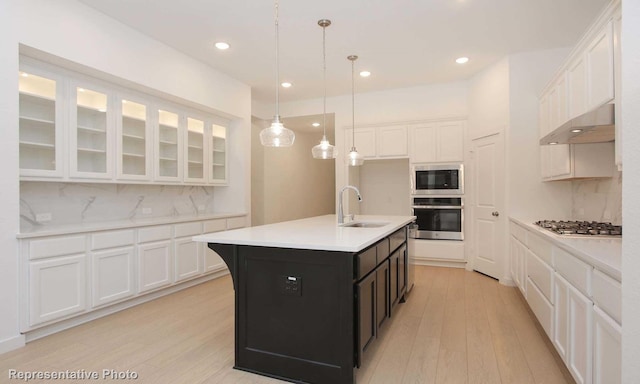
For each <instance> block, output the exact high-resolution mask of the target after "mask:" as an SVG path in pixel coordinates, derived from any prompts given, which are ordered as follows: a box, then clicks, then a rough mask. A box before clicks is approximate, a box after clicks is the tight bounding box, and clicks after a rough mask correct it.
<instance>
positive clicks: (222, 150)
mask: <svg viewBox="0 0 640 384" xmlns="http://www.w3.org/2000/svg"><path fill="white" fill-rule="evenodd" d="M213 152H215V153H225V152H226V151H225V150H224V149H214V150H213Z"/></svg>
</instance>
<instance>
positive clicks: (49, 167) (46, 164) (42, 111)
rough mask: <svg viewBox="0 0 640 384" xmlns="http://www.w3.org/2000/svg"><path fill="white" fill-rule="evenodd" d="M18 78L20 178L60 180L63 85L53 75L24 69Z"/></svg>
mask: <svg viewBox="0 0 640 384" xmlns="http://www.w3.org/2000/svg"><path fill="white" fill-rule="evenodd" d="M18 76H19V78H18V89H19V95H20V112H19V129H20V139H19V141H20V175H21V176H23V177H28V176H36V177H58V178H59V177H62V176H63V161H62V155H63V151H64V150H63V148H62V143H63V141H62V138H63V134H62V127H63V124H64V120H63V116H64V103H63V102H61V100H62V99H63V96H62V95H63V91H62V88H63V85H62V84H61V82H60V81H59V78H58V77H57V76H56V75H54V74H52V73H47V72H45V71H38V70H37V69H35V68H31V67H27V66H23V71H21V72H20V73H19V75H18Z"/></svg>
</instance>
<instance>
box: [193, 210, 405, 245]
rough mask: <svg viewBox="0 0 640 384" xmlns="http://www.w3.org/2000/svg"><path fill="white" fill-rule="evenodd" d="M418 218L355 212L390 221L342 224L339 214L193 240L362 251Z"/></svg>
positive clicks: (371, 219)
mask: <svg viewBox="0 0 640 384" xmlns="http://www.w3.org/2000/svg"><path fill="white" fill-rule="evenodd" d="M414 220H415V216H372V215H356V217H355V220H354V221H356V222H368V223H371V222H374V223H387V224H385V225H383V226H381V227H375V228H353V227H340V226H338V224H337V218H336V215H325V216H316V217H310V218H307V219H300V220H293V221H285V222H282V223H275V224H267V225H260V226H257V227H248V228H242V229H235V230H232V231H224V232H214V233H207V234H204V235H200V236H195V237H194V238H193V240H194V241H200V242H205V243H218V244H234V245H253V246H261V247H276V248H293V249H317V250H325V251H341V252H359V251H361V250H363V249H365V248H366V247H368V246H369V245H372V244H374V243H375V242H377V241H378V240H380V239H382V238H384V237H386V236H388V235H390V234H392V233H393V232H395V231H396V230H398V229H400V228H402V227H404V226H405V225H407V224H409V223H411V222H412V221H414Z"/></svg>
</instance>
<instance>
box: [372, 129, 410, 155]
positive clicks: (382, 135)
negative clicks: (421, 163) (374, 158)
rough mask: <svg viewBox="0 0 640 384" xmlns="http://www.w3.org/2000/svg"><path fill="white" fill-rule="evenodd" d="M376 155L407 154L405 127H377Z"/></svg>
mask: <svg viewBox="0 0 640 384" xmlns="http://www.w3.org/2000/svg"><path fill="white" fill-rule="evenodd" d="M377 133H378V138H377V139H378V140H377V141H378V156H381V157H392V156H407V155H408V148H407V127H406V126H399V127H380V128H378V132H377Z"/></svg>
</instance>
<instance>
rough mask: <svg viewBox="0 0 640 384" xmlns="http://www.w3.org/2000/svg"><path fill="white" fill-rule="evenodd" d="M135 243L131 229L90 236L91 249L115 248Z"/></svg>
mask: <svg viewBox="0 0 640 384" xmlns="http://www.w3.org/2000/svg"><path fill="white" fill-rule="evenodd" d="M134 242H135V236H134V232H133V229H127V230H124V231H109V232H99V233H94V234H93V235H91V249H92V250H97V249H105V248H116V247H124V246H127V245H132V244H133V243H134Z"/></svg>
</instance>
